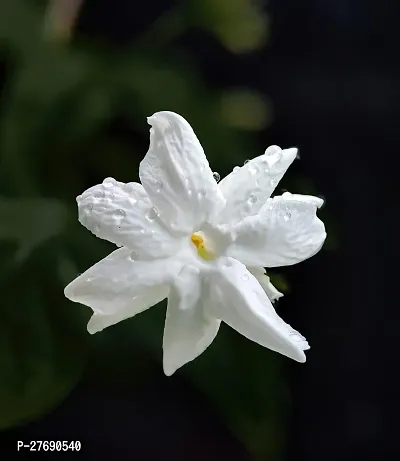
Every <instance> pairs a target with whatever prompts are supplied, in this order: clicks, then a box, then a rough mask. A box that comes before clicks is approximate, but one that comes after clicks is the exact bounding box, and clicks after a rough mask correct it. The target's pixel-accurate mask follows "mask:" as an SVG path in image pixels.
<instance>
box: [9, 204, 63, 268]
mask: <svg viewBox="0 0 400 461" xmlns="http://www.w3.org/2000/svg"><path fill="white" fill-rule="evenodd" d="M66 218H67V210H66V208H65V207H64V205H63V204H62V203H61V202H60V201H58V200H56V199H44V198H43V199H42V198H32V199H28V198H5V197H0V240H11V241H14V242H16V243H17V245H18V251H17V254H16V260H17V261H19V262H21V261H22V260H23V259H25V258H26V257H27V256H29V254H30V253H31V252H32V250H33V249H34V248H35V247H37V246H38V245H40V244H42V243H43V242H45V241H46V240H48V239H50V238H52V237H54V236H56V235H58V234H60V233H61V232H62V231H63V230H64V228H65V225H66Z"/></svg>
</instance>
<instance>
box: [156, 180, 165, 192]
mask: <svg viewBox="0 0 400 461" xmlns="http://www.w3.org/2000/svg"><path fill="white" fill-rule="evenodd" d="M163 187H164V184H163V183H162V181H157V182H156V192H161V189H162V188H163Z"/></svg>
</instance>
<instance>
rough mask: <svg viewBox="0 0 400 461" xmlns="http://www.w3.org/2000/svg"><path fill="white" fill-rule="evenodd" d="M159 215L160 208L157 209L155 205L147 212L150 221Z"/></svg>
mask: <svg viewBox="0 0 400 461" xmlns="http://www.w3.org/2000/svg"><path fill="white" fill-rule="evenodd" d="M157 216H158V210H157V208H155V207H153V208H151V209H150V210H149V211H148V212H147V215H146V217H147V219H148V220H149V221H154V220H155V219H156V218H157Z"/></svg>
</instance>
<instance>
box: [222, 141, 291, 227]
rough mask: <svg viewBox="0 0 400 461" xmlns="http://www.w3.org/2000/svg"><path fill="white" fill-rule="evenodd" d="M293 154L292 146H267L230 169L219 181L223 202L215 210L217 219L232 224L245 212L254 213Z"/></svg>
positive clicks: (242, 216) (267, 195) (285, 168)
mask: <svg viewBox="0 0 400 461" xmlns="http://www.w3.org/2000/svg"><path fill="white" fill-rule="evenodd" d="M296 155H297V149H295V148H292V149H285V150H282V149H281V148H280V147H278V146H270V147H268V149H267V150H266V151H265V153H264V154H263V155H260V156H259V157H256V158H254V159H252V160H250V161H249V162H247V163H246V164H245V165H243V166H242V167H241V168H238V169H234V170H233V172H232V173H230V174H229V175H228V176H226V177H225V178H224V179H223V180H222V181H221V182H220V183H219V189H220V191H221V192H222V194H223V195H224V197H225V199H226V206H225V208H224V209H223V210H222V212H221V213H219V214H218V217H217V222H219V223H226V224H231V225H234V224H237V223H238V222H239V221H241V220H242V219H243V218H244V217H246V216H253V215H255V214H257V213H258V212H259V210H260V209H261V208H262V206H263V205H264V204H265V202H266V201H267V199H268V198H269V197H270V196H271V194H272V192H273V191H274V189H275V187H276V186H277V184H278V183H279V181H280V180H281V179H282V176H283V175H284V174H285V172H286V170H287V169H288V168H289V166H290V165H291V163H292V162H293V160H294V159H295V158H296Z"/></svg>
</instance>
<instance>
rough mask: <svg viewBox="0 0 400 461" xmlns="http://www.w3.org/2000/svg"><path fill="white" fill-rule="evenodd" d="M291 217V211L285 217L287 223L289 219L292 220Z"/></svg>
mask: <svg viewBox="0 0 400 461" xmlns="http://www.w3.org/2000/svg"><path fill="white" fill-rule="evenodd" d="M291 217H292V215H291V214H290V213H289V211H287V212H286V213H285V215H284V216H283V219H284V220H285V221H289V219H290V218H291Z"/></svg>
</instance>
